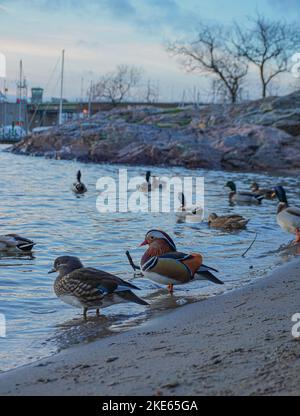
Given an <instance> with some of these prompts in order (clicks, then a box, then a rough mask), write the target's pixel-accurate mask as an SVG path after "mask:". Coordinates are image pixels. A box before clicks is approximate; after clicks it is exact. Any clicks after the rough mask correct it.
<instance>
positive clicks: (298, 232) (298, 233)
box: [295, 228, 300, 244]
mask: <svg viewBox="0 0 300 416" xmlns="http://www.w3.org/2000/svg"><path fill="white" fill-rule="evenodd" d="M297 243H300V229H299V228H297V229H296V240H295V244H297Z"/></svg>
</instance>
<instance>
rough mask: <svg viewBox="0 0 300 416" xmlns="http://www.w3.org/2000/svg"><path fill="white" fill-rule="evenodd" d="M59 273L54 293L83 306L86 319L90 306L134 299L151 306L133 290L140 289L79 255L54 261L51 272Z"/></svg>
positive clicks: (140, 303) (102, 306) (69, 301)
mask: <svg viewBox="0 0 300 416" xmlns="http://www.w3.org/2000/svg"><path fill="white" fill-rule="evenodd" d="M55 272H58V273H59V275H58V277H57V278H56V280H55V282H54V292H55V294H56V295H57V297H58V298H60V299H61V300H62V301H63V302H65V303H67V304H69V305H72V306H75V307H78V308H82V309H83V316H84V318H85V319H86V317H87V311H88V309H96V313H97V315H99V308H106V307H108V306H111V305H113V304H116V303H122V302H134V303H137V304H139V305H148V303H147V302H145V301H144V300H142V299H140V298H139V297H138V296H136V295H135V294H134V293H133V292H132V291H131V289H133V290H139V288H138V287H137V286H135V285H133V284H131V283H129V282H126V281H125V280H122V279H120V278H119V277H117V276H114V275H112V274H110V273H107V272H104V271H102V270H97V269H94V268H91V267H84V266H83V264H82V263H81V261H80V260H79V259H78V258H77V257H72V256H61V257H58V258H57V259H56V260H55V262H54V267H53V269H52V270H50V271H49V273H55Z"/></svg>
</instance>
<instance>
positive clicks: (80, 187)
mask: <svg viewBox="0 0 300 416" xmlns="http://www.w3.org/2000/svg"><path fill="white" fill-rule="evenodd" d="M72 189H73V192H74V193H75V194H78V195H80V194H84V193H85V192H87V188H86V186H85V184H84V183H82V182H81V172H80V170H79V171H78V172H77V182H75V183H73V188H72Z"/></svg>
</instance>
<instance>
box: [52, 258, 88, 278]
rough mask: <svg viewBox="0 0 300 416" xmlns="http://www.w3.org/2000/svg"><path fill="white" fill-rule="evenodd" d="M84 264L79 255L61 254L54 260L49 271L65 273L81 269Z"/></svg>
mask: <svg viewBox="0 0 300 416" xmlns="http://www.w3.org/2000/svg"><path fill="white" fill-rule="evenodd" d="M82 267H83V264H82V263H81V261H80V260H79V258H78V257H72V256H60V257H57V259H56V260H55V261H54V265H53V268H52V269H51V270H50V271H49V272H48V273H55V272H58V273H59V274H60V275H63V276H64V275H65V274H68V273H70V272H72V271H73V270H76V269H81V268H82Z"/></svg>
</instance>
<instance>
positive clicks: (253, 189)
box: [251, 182, 259, 192]
mask: <svg viewBox="0 0 300 416" xmlns="http://www.w3.org/2000/svg"><path fill="white" fill-rule="evenodd" d="M251 190H252V191H253V192H255V191H258V190H259V186H258V183H257V182H253V183H252V185H251Z"/></svg>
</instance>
